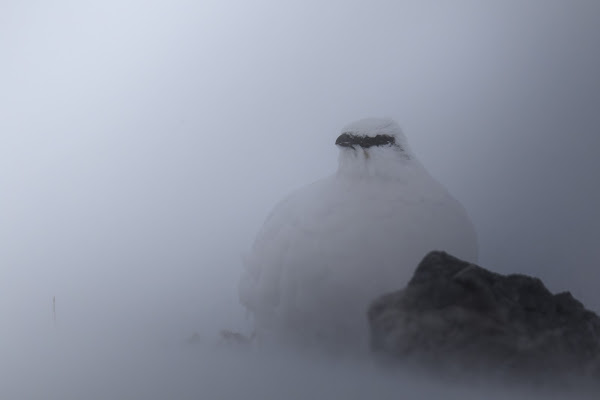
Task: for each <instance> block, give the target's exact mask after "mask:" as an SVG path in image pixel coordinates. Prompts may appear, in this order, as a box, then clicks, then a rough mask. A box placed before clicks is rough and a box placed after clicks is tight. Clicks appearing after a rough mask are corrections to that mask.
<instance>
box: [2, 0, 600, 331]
mask: <svg viewBox="0 0 600 400" xmlns="http://www.w3.org/2000/svg"><path fill="white" fill-rule="evenodd" d="M599 49H600V2H597V1H593V0H589V1H586V0H576V1H567V0H564V1H554V0H538V1H533V0H529V1H504V0H503V1H494V2H492V1H488V2H481V1H456V2H444V1H439V2H433V1H432V2H423V1H412V2H410V1H404V2H402V1H363V2H359V1H327V2H320V1H295V2H278V1H270V2H267V1H253V2H249V1H236V2H233V1H203V2H195V1H182V0H178V1H168V2H166V1H165V2H158V1H154V2H150V1H149V2H142V1H105V2H93V3H92V2H80V1H56V2H41V1H27V2H26V1H4V2H2V4H0V54H1V55H2V56H1V57H2V58H1V60H2V61H1V62H0V266H1V269H0V313H2V315H3V316H4V317H3V318H5V319H8V320H9V321H11V322H12V323H11V324H10V326H11V328H10V331H11V332H13V333H15V334H21V333H24V332H27V334H33V332H37V331H38V330H39V329H45V327H47V326H48V324H49V323H50V322H51V319H50V318H51V317H50V313H49V310H50V307H51V303H50V301H51V300H50V299H51V298H52V296H54V295H56V296H57V304H58V311H59V317H60V318H59V320H61V319H62V321H65V322H64V323H69V324H72V325H73V326H78V327H81V326H90V328H89V329H90V330H92V329H97V328H98V326H100V325H102V326H104V325H110V324H112V323H115V324H121V327H122V329H131V330H135V329H138V328H140V327H143V329H149V330H151V329H159V328H158V327H164V325H165V321H169V324H168V325H169V326H170V328H169V329H171V332H170V333H176V334H178V335H185V334H187V332H190V331H191V330H193V329H201V328H199V327H198V326H199V325H202V319H203V316H205V315H211V316H212V318H215V320H217V321H218V323H219V324H223V325H230V326H231V325H235V324H238V323H239V320H240V318H241V315H242V314H243V313H242V311H241V310H239V309H238V308H237V295H236V293H235V288H236V284H237V282H236V279H237V276H238V272H239V268H240V258H241V254H242V253H243V252H244V251H245V250H246V249H247V248H248V247H249V246H250V245H251V241H252V238H253V236H254V234H255V233H256V231H257V230H258V229H259V228H260V226H261V224H262V221H263V219H264V218H265V216H266V214H267V213H268V211H269V210H270V208H271V207H272V205H273V204H275V203H276V202H277V201H278V200H279V199H280V198H281V197H282V196H284V195H285V194H286V193H288V192H289V191H290V190H292V189H294V188H297V187H300V186H302V185H304V184H306V183H309V182H311V181H314V180H316V179H318V178H320V177H322V176H324V175H326V174H329V173H332V172H333V171H334V170H335V168H336V162H337V150H336V149H335V146H334V145H333V142H334V140H335V137H336V136H337V134H338V131H339V129H340V128H341V127H342V126H343V125H345V124H346V123H348V122H351V121H353V120H356V119H359V118H362V117H365V116H389V117H393V118H395V119H396V120H397V121H398V122H399V123H400V124H401V126H402V127H403V128H404V130H405V133H406V135H407V137H408V140H409V142H410V144H411V147H412V148H413V150H414V151H415V153H416V154H417V156H418V157H419V158H420V159H421V161H422V163H423V164H424V165H425V166H426V167H427V168H428V169H429V171H430V172H431V173H432V174H433V175H434V176H435V177H437V178H438V179H439V180H440V181H441V182H442V183H443V184H444V185H446V187H447V188H448V189H449V190H450V191H451V192H452V194H453V195H454V196H455V197H457V198H458V199H459V200H460V201H461V202H462V203H463V204H464V205H465V207H466V208H467V210H468V212H469V214H470V215H471V217H472V219H473V222H474V224H475V226H476V228H477V231H478V233H479V240H480V246H481V259H480V262H481V264H482V265H483V266H485V267H488V268H493V269H495V270H498V271H501V272H509V271H510V272H524V273H530V274H536V275H538V276H540V277H542V278H543V279H544V280H545V281H546V282H547V283H548V285H549V286H550V288H551V289H553V290H571V291H572V292H573V293H574V294H575V295H576V297H578V298H581V299H582V300H584V302H586V303H587V304H589V305H590V306H592V307H593V308H594V309H595V310H596V311H600V296H598V295H597V291H596V285H597V282H599V281H600V250H599V249H600V246H599V245H600V233H599V232H600V213H599V212H598V204H600V184H599V179H598V171H600V158H599V157H598V156H597V151H598V148H599V145H600V138H599V133H600V75H599V71H600V51H599ZM215 315H217V316H215ZM123 327H124V328H123ZM81 329H84V328H81ZM160 329H164V328H160Z"/></svg>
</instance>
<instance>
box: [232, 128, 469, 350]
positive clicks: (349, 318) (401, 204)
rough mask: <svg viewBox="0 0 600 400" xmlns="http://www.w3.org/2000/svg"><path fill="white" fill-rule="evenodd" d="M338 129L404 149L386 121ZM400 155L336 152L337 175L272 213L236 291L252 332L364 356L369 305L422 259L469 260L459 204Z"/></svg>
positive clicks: (378, 150)
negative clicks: (383, 138)
mask: <svg viewBox="0 0 600 400" xmlns="http://www.w3.org/2000/svg"><path fill="white" fill-rule="evenodd" d="M342 132H353V133H354V134H357V133H358V134H368V135H377V134H393V135H395V136H396V137H397V138H399V139H401V140H402V141H404V142H405V143H404V144H405V147H404V146H403V147H402V148H403V149H406V151H409V150H408V149H409V148H408V144H407V143H406V139H405V138H404V135H403V134H402V131H401V130H400V128H399V127H398V125H397V124H396V123H395V122H393V121H389V120H382V119H366V120H361V121H358V122H356V123H353V124H350V125H348V126H346V127H345V128H344V129H343V130H342ZM405 155H406V154H405V153H403V152H402V151H398V150H397V148H395V147H390V146H382V147H371V148H368V149H363V148H359V149H355V148H341V149H340V156H339V167H338V171H337V172H336V173H335V174H333V175H332V176H329V177H326V178H324V179H322V180H320V181H317V182H315V183H313V184H311V185H308V186H306V187H304V188H301V189H299V190H297V191H296V192H294V193H292V194H291V195H290V196H288V197H287V198H286V199H284V200H283V201H282V202H280V203H279V204H278V205H277V206H276V207H275V208H274V209H273V211H272V212H271V214H270V216H269V217H268V218H267V220H266V221H265V224H264V226H263V227H262V229H261V230H260V232H259V233H258V235H257V237H256V240H255V243H254V246H253V248H252V251H251V253H250V254H249V255H248V256H247V257H246V260H245V263H246V265H245V270H244V272H243V274H242V277H241V279H240V284H239V296H240V300H241V302H242V304H244V305H245V306H246V307H247V308H248V309H249V310H250V311H251V313H252V314H253V316H254V319H255V325H256V330H257V332H258V333H259V334H262V335H264V336H269V337H273V336H276V337H279V338H283V340H291V341H293V342H300V343H303V344H307V343H310V344H318V345H321V344H325V345H326V346H327V347H331V346H333V347H336V348H338V347H339V348H346V347H352V348H360V349H366V344H367V332H368V331H367V321H366V309H367V307H368V304H369V303H370V302H371V301H372V300H374V299H375V298H376V297H377V296H379V295H381V294H383V293H386V292H390V291H393V290H398V289H400V288H402V287H403V286H404V285H405V284H406V283H407V282H408V279H409V278H410V276H411V275H412V272H413V270H414V268H416V266H417V264H418V262H419V261H420V260H421V259H422V258H423V256H424V255H425V254H426V253H427V252H429V251H431V250H445V251H448V252H449V253H451V254H454V255H455V256H457V257H460V258H462V259H465V260H468V261H471V262H476V261H477V238H476V234H475V231H474V229H473V226H472V224H471V222H470V221H469V218H468V216H467V214H466V212H465V210H464V208H463V207H462V205H461V204H460V203H459V202H458V201H457V200H455V199H454V198H452V197H451V196H450V194H449V193H448V192H447V191H446V189H445V188H444V187H443V186H442V185H441V184H440V183H438V182H437V181H435V179H434V178H432V177H431V176H430V175H429V174H428V173H427V171H426V170H425V168H424V167H423V166H422V165H421V164H420V162H419V161H418V160H417V159H416V158H415V157H414V155H411V157H410V158H407V157H405Z"/></svg>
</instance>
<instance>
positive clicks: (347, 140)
mask: <svg viewBox="0 0 600 400" xmlns="http://www.w3.org/2000/svg"><path fill="white" fill-rule="evenodd" d="M335 144H336V145H337V146H340V147H351V148H354V143H353V140H352V136H350V135H349V134H347V133H342V134H341V135H340V136H338V138H337V139H336V140H335Z"/></svg>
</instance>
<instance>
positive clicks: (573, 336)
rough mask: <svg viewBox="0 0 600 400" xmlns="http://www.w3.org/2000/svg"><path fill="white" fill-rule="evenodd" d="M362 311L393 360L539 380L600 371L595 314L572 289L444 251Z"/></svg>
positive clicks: (599, 325) (374, 340) (378, 346)
mask: <svg viewBox="0 0 600 400" xmlns="http://www.w3.org/2000/svg"><path fill="white" fill-rule="evenodd" d="M368 318H369V324H370V335H371V349H372V350H373V351H374V352H376V353H377V354H379V355H382V356H385V357H386V358H387V359H391V360H394V361H397V360H406V361H416V362H418V363H419V364H420V365H422V366H426V367H433V368H435V369H436V370H439V371H449V370H453V371H457V370H460V371H461V372H464V371H466V372H473V373H489V372H492V373H493V374H494V375H496V376H498V375H502V376H517V377H521V378H523V379H531V378H535V379H537V380H538V381H539V380H542V381H545V380H549V379H552V378H553V377H556V376H557V374H559V375H561V376H563V375H564V376H593V377H595V378H598V377H600V368H599V366H600V362H599V360H600V319H599V318H598V316H597V315H596V314H594V313H593V312H591V311H588V310H586V309H585V307H584V306H583V305H582V304H581V303H580V302H579V301H577V300H576V299H575V298H573V296H572V295H571V294H570V293H568V292H563V293H559V294H552V293H551V292H550V291H549V290H548V289H547V288H546V287H545V286H544V284H543V283H542V281H541V280H539V279H537V278H533V277H529V276H525V275H508V276H505V275H500V274H496V273H494V272H491V271H488V270H486V269H484V268H481V267H479V266H477V265H474V264H470V263H468V262H465V261H462V260H459V259H458V258H455V257H453V256H451V255H449V254H447V253H444V252H440V251H434V252H431V253H429V254H428V255H427V256H426V257H425V258H424V259H423V260H422V261H421V263H420V264H419V266H418V267H417V270H416V271H415V274H414V276H413V278H412V279H411V280H410V282H409V283H408V285H407V287H406V288H405V289H404V290H400V291H398V292H394V293H391V294H387V295H384V296H382V297H381V298H379V299H377V300H375V301H374V302H373V303H372V304H371V306H370V307H369V311H368Z"/></svg>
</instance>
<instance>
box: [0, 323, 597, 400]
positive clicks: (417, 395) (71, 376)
mask: <svg viewBox="0 0 600 400" xmlns="http://www.w3.org/2000/svg"><path fill="white" fill-rule="evenodd" d="M55 333H56V334H55V335H50V336H46V337H44V338H38V340H37V341H30V342H29V343H24V342H23V343H19V344H15V343H13V344H11V345H10V346H8V345H7V344H6V343H3V344H2V359H1V360H0V376H1V377H2V384H1V385H0V398H2V399H7V400H8V399H15V400H17V399H18V400H27V399H43V400H54V399H56V400H83V399H85V400H88V399H89V400H92V399H111V400H117V399H123V400H135V399H143V400H155V399H156V400H159V399H161V400H162V399H169V400H176V399H182V400H183V399H246V400H250V399H256V400H266V399H290V400H295V399H348V400H351V399H439V398H444V399H457V400H458V399H460V400H469V399H473V400H474V399H493V400H495V399H541V398H544V399H560V398H589V399H592V398H596V397H594V393H582V392H581V391H578V392H577V393H574V392H573V393H567V392H554V391H550V390H539V391H537V392H533V391H525V390H522V389H521V390H517V389H515V388H512V389H511V388H501V387H498V386H492V385H486V384H483V383H478V384H472V385H469V386H467V385H464V384H456V383H452V382H438V381H436V380H434V379H432V378H427V377H425V376H420V375H418V374H416V373H412V372H410V371H406V370H404V371H402V370H399V371H394V372H392V371H389V370H384V369H382V368H381V367H380V366H377V365H376V364H375V363H373V362H371V361H369V360H346V361H340V360H331V359H325V358H323V357H316V356H308V355H306V353H304V354H300V353H293V352H290V351H279V352H270V353H269V352H266V351H261V352H259V351H256V350H251V349H244V348H232V347H224V346H222V345H218V344H217V343H216V340H215V338H216V335H215V337H210V338H209V337H202V338H201V340H200V341H199V342H198V343H194V344H190V343H184V342H183V341H182V342H177V341H173V342H170V343H162V344H158V345H157V344H152V343H151V341H144V340H142V341H137V342H136V341H131V340H124V339H123V340H118V339H116V338H111V339H110V340H102V338H99V337H91V338H87V339H85V340H82V339H81V338H79V339H78V338H76V337H73V336H71V337H69V336H68V335H60V334H58V333H59V332H58V331H56V332H55ZM30 339H31V338H30Z"/></svg>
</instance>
